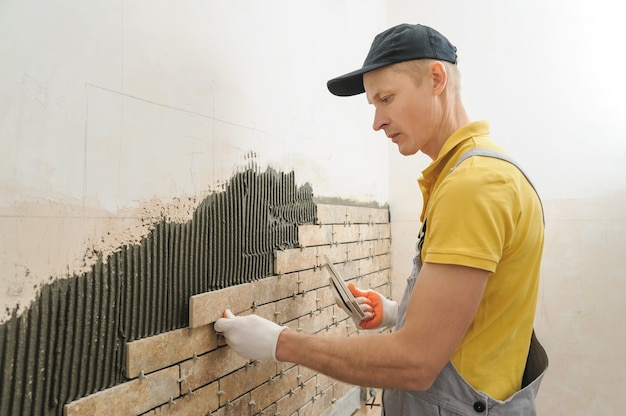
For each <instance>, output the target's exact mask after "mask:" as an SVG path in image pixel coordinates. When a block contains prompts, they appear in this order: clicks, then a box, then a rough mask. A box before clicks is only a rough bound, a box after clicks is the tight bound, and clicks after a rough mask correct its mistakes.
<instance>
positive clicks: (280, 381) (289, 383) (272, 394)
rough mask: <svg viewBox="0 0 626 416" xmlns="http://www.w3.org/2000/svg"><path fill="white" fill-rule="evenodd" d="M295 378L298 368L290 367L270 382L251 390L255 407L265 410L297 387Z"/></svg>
mask: <svg viewBox="0 0 626 416" xmlns="http://www.w3.org/2000/svg"><path fill="white" fill-rule="evenodd" d="M297 376H298V368H297V366H292V367H291V368H289V369H287V370H285V371H284V372H283V373H281V374H278V375H276V376H275V377H274V378H273V380H272V381H271V382H270V381H268V382H267V383H264V384H262V385H260V386H259V387H257V388H256V389H254V390H252V391H251V392H250V396H251V398H252V400H254V402H255V403H256V405H257V407H259V408H261V409H265V408H267V407H269V406H270V405H271V404H272V403H274V402H276V401H277V400H278V399H280V398H281V397H284V396H286V395H288V394H289V391H290V390H292V389H295V388H296V387H297V386H298V378H297Z"/></svg>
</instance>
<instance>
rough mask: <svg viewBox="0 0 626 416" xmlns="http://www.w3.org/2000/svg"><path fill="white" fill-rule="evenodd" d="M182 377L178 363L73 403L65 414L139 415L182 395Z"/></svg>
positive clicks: (75, 415)
mask: <svg viewBox="0 0 626 416" xmlns="http://www.w3.org/2000/svg"><path fill="white" fill-rule="evenodd" d="M178 377H179V369H178V366H174V367H169V368H166V369H164V370H161V371H158V372H156V373H152V374H149V375H148V376H146V378H144V379H135V380H132V381H129V382H126V383H122V384H118V385H117V386H114V387H111V388H110V389H107V390H103V391H99V392H97V393H94V394H91V395H89V396H86V397H83V398H81V399H78V400H76V401H74V402H71V403H69V404H67V405H65V407H64V415H65V416H84V415H89V416H99V415H103V416H109V415H139V414H141V413H144V412H147V411H149V410H150V409H153V408H155V407H157V406H160V405H162V404H165V403H168V402H169V401H170V399H171V398H176V397H178V396H179V393H180V390H179V384H178Z"/></svg>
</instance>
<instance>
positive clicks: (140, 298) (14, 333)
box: [0, 169, 316, 416]
mask: <svg viewBox="0 0 626 416" xmlns="http://www.w3.org/2000/svg"><path fill="white" fill-rule="evenodd" d="M315 217H316V205H315V203H314V201H313V191H312V189H311V187H310V186H309V185H303V186H300V187H298V186H296V184H295V180H294V174H293V172H291V173H288V174H285V173H279V172H276V171H274V170H271V169H268V170H267V171H265V172H263V173H259V172H257V171H255V170H253V169H249V170H246V171H243V172H240V173H238V174H236V175H235V176H234V177H233V178H231V179H230V181H229V182H228V183H227V185H226V187H225V188H224V191H223V192H220V193H216V194H212V195H210V196H209V197H207V198H206V199H205V200H204V201H202V202H201V203H200V204H199V205H198V207H197V208H196V210H195V212H194V214H193V218H192V219H191V220H190V221H188V222H186V223H172V222H166V221H165V220H164V221H162V222H160V223H157V224H156V226H155V227H154V229H153V230H152V231H151V232H150V233H149V234H148V235H147V236H146V237H144V238H143V239H142V240H141V242H140V243H138V244H134V245H125V246H122V247H119V249H118V250H116V251H114V252H113V253H112V254H110V255H108V256H107V257H106V258H102V256H100V257H101V258H100V259H99V260H98V261H97V262H96V264H95V265H94V266H93V267H92V268H91V270H90V271H88V272H86V273H83V274H81V275H74V276H69V277H68V278H66V279H61V280H57V281H54V282H53V283H50V284H47V285H45V286H43V287H42V289H41V292H40V294H39V295H38V297H37V299H36V300H35V301H34V302H33V303H32V304H31V305H30V306H29V307H28V308H27V309H26V311H25V312H24V313H22V314H20V315H19V316H18V315H17V313H15V312H14V313H13V315H12V317H11V318H10V319H9V320H7V321H6V322H4V323H2V324H1V325H0V372H1V373H0V374H1V377H2V378H1V381H0V415H20V416H25V415H38V416H39V415H45V416H47V415H50V416H52V415H55V416H62V414H63V405H64V404H66V403H70V402H72V401H74V400H77V399H79V398H81V397H84V396H87V395H89V394H91V393H94V392H97V391H100V390H104V389H107V388H109V387H112V386H115V385H117V384H120V383H122V382H124V381H125V380H126V378H125V376H124V372H125V368H124V366H125V358H126V357H125V348H124V345H125V343H126V342H131V341H134V340H137V339H141V338H145V337H149V336H152V335H156V334H159V333H163V332H168V331H172V330H174V329H178V328H183V327H186V326H187V325H188V324H189V322H188V320H189V316H188V307H189V297H190V296H192V295H194V294H198V293H203V292H208V291H212V290H217V289H221V288H224V287H227V286H232V285H236V284H241V283H245V282H249V281H253V280H258V279H262V278H264V277H267V276H269V275H271V274H272V272H273V261H274V258H273V253H274V251H275V250H280V249H286V248H292V247H296V246H297V244H298V234H297V232H298V225H300V224H313V223H314V222H315Z"/></svg>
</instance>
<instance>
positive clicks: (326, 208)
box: [317, 204, 348, 224]
mask: <svg viewBox="0 0 626 416" xmlns="http://www.w3.org/2000/svg"><path fill="white" fill-rule="evenodd" d="M347 215H348V210H347V208H346V207H345V206H342V205H326V204H318V205H317V221H318V224H344V223H347V222H348V218H347Z"/></svg>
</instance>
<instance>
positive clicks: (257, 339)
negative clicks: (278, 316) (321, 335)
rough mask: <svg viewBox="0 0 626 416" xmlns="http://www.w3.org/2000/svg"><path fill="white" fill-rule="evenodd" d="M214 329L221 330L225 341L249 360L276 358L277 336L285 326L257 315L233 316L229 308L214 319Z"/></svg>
mask: <svg viewBox="0 0 626 416" xmlns="http://www.w3.org/2000/svg"><path fill="white" fill-rule="evenodd" d="M214 327H215V331H216V332H221V333H222V334H223V335H224V338H225V339H226V343H227V344H228V345H229V346H230V347H231V348H232V349H233V350H235V352H236V353H237V354H239V355H241V356H242V357H244V358H248V359H250V360H269V359H270V358H271V359H273V360H274V361H277V360H276V344H277V343H278V336H279V335H280V333H281V332H283V330H285V329H287V327H286V326H280V325H278V324H276V323H274V322H272V321H268V320H267V319H264V318H261V317H260V316H258V315H246V316H235V315H234V314H233V313H232V312H231V310H230V309H226V310H225V311H224V317H223V318H219V319H218V320H217V321H215V326H214Z"/></svg>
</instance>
